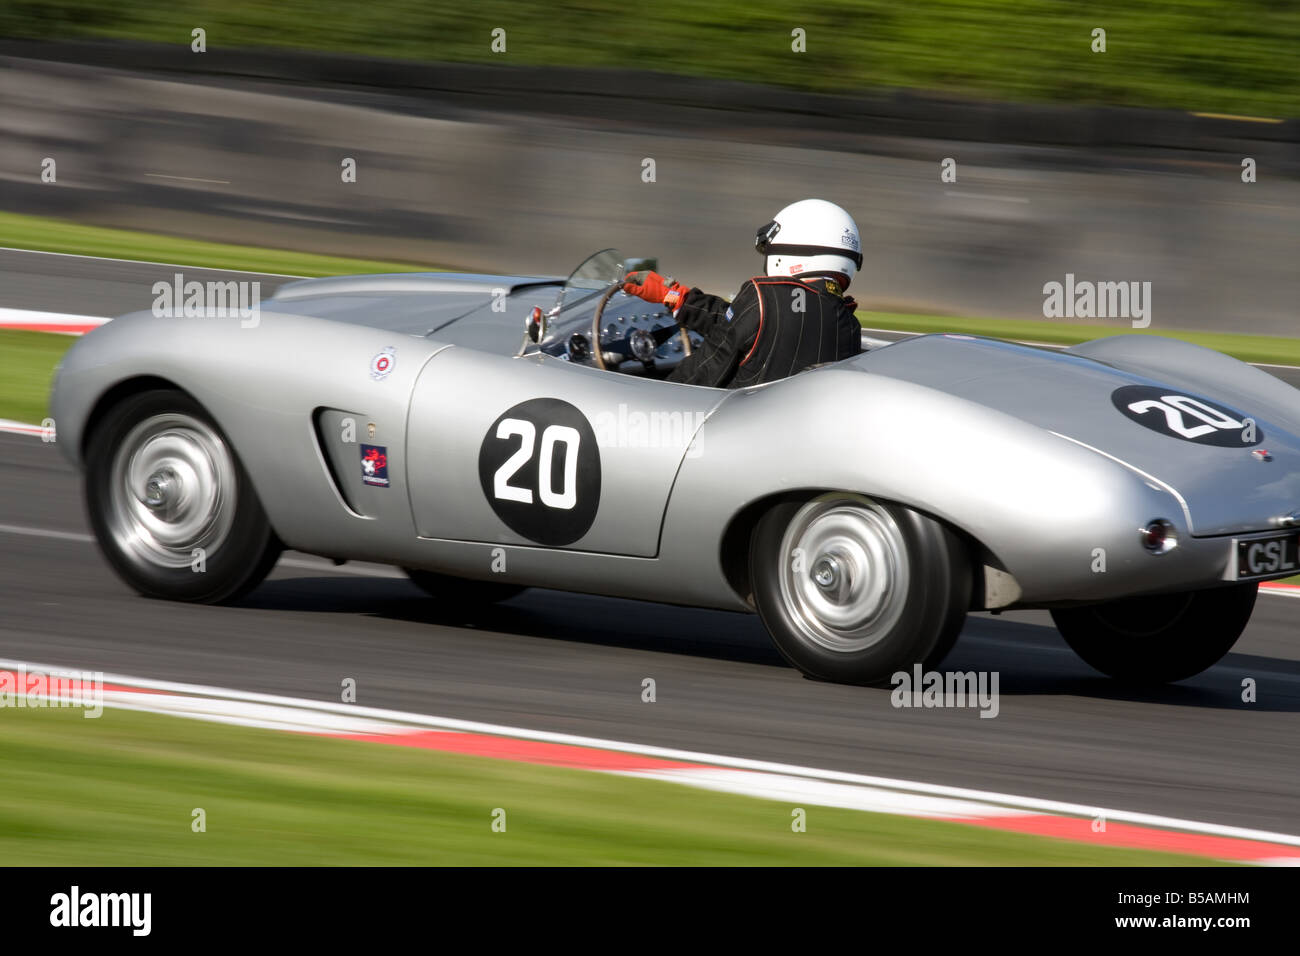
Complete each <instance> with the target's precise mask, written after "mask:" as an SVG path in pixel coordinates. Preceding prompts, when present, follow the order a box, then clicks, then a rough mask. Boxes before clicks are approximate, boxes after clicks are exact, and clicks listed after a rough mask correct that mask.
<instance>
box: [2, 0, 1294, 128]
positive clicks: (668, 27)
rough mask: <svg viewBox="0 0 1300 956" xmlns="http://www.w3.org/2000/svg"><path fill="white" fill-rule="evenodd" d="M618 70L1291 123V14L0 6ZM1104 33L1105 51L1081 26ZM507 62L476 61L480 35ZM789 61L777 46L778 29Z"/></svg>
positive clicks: (1276, 5)
mask: <svg viewBox="0 0 1300 956" xmlns="http://www.w3.org/2000/svg"><path fill="white" fill-rule="evenodd" d="M195 27H202V28H204V29H205V30H206V31H207V43H208V49H209V50H213V49H217V48H220V47H254V46H274V47H298V48H306V49H313V50H329V51H335V52H349V53H362V54H373V55H379V56H388V57H398V58H403V59H414V60H435V61H439V60H440V61H464V62H493V63H513V64H566V65H574V66H603V67H615V66H617V67H634V68H641V69H654V70H661V71H666V72H674V73H684V74H690V75H698V76H709V77H720V78H728V79H737V80H749V81H757V82H763V83H773V84H780V85H785V86H792V87H798V88H804V89H812V90H825V91H848V90H864V89H880V88H907V89H918V90H927V91H935V92H943V93H948V94H956V95H963V96H973V97H980V98H994V99H1006V100H1024V101H1044V102H1067V103H1106V104H1115V105H1127V106H1151V107H1165V108H1174V109H1186V110H1194V111H1211V112H1225V113H1238V114H1250V115H1258V116H1269V117H1283V116H1300V69H1298V68H1297V60H1296V54H1297V52H1298V51H1300V5H1297V4H1296V3H1292V2H1274V0H1230V2H1226V3H1225V2H1221V0H1176V2H1171V0H1166V2H1150V3H1141V4H1136V3H1131V2H1125V0H1096V2H1092V3H1089V4H1086V5H1085V4H1081V3H1075V2H1071V0H906V2H898V0H824V2H821V3H816V4H804V5H791V4H784V3H775V2H772V0H714V2H713V3H709V4H700V3H696V2H691V0H660V2H658V3H655V4H653V5H650V6H641V7H638V6H637V5H635V4H632V5H629V4H627V3H625V2H622V0H570V2H568V3H564V4H555V3H551V2H544V0H474V2H473V3H458V4H437V3H427V2H424V0H371V2H368V3H357V2H352V0H279V2H275V3H269V2H266V0H222V2H220V3H216V2H202V0H119V2H117V3H112V4H105V3H103V2H102V0H10V2H8V3H5V4H0V35H7V36H21V37H37V38H44V39H72V38H86V37H100V38H122V37H129V38H135V39H142V40H151V41H158V42H164V43H177V44H183V45H187V46H188V44H189V43H190V31H191V30H192V29H193V28H195ZM1098 27H1100V28H1102V29H1104V30H1105V31H1106V45H1107V46H1106V52H1105V53H1094V52H1093V51H1092V43H1093V40H1092V31H1093V30H1094V29H1095V28H1098ZM496 28H501V29H504V30H505V31H506V43H507V51H506V52H505V53H504V54H501V53H493V52H492V51H491V48H490V46H491V39H492V31H493V30H494V29H496ZM795 29H802V30H804V31H805V34H806V43H807V52H806V53H805V54H796V53H793V52H792V50H791V44H792V38H791V37H792V31H793V30H795Z"/></svg>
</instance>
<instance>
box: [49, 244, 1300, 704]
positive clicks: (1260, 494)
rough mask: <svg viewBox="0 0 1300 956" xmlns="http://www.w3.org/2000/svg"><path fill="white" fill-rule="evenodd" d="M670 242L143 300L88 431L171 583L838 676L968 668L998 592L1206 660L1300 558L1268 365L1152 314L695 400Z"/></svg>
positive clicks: (902, 351)
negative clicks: (389, 608)
mask: <svg viewBox="0 0 1300 956" xmlns="http://www.w3.org/2000/svg"><path fill="white" fill-rule="evenodd" d="M649 262H650V260H644V261H639V262H635V263H633V262H625V261H624V260H623V259H622V258H621V257H620V256H619V254H618V253H616V252H614V251H613V250H606V251H605V252H602V253H597V254H596V255H595V256H593V257H591V258H590V259H589V260H588V261H587V262H585V263H584V264H583V265H582V266H580V267H579V268H578V269H577V270H576V271H575V272H574V273H573V274H572V275H571V276H570V277H569V278H568V279H567V280H561V279H546V278H541V279H539V278H527V277H519V276H480V275H445V274H412V275H386V276H353V277H341V278H328V279H315V280H307V281H302V282H294V283H291V284H289V285H286V286H284V287H283V288H281V289H280V290H279V292H278V293H277V294H276V295H275V296H274V297H273V298H271V299H269V300H268V301H266V302H265V303H262V305H261V308H260V315H259V316H258V318H257V321H256V322H249V321H243V320H241V319H239V318H238V317H232V318H216V317H212V318H208V317H199V318H177V317H167V316H159V315H156V314H154V312H141V313H134V314H131V315H127V316H124V317H122V318H119V319H116V320H114V321H113V322H111V323H109V324H108V325H106V326H105V327H103V328H101V329H99V330H96V331H94V332H92V333H91V334H89V335H87V336H86V337H85V338H84V339H82V340H81V341H79V342H78V343H77V344H76V345H74V346H73V348H72V349H71V351H70V352H69V353H68V354H67V357H66V358H65V360H64V362H63V364H62V366H61V368H60V370H59V372H58V376H57V380H56V385H55V390H54V395H53V413H54V417H55V420H56V422H57V429H58V444H59V445H60V447H62V448H63V449H64V450H65V452H66V453H67V454H69V455H70V456H71V457H72V459H73V460H74V461H75V462H76V463H78V464H79V465H82V466H83V467H84V469H85V474H86V494H87V499H88V502H89V510H90V515H91V519H92V523H93V526H94V530H95V534H96V537H97V539H98V541H99V543H100V546H101V547H102V549H103V552H104V554H105V555H106V556H107V558H108V560H109V561H110V563H111V564H112V565H113V567H114V568H115V569H116V570H117V572H118V573H119V574H120V575H121V576H122V577H123V578H124V579H125V580H126V581H127V582H128V583H129V584H131V585H132V586H133V587H135V588H136V589H138V590H139V591H140V592H142V593H143V594H146V595H150V596H154V597H165V598H173V599H178V600H187V601H205V602H219V601H229V600H232V599H234V598H236V597H237V596H238V595H240V594H242V593H244V592H246V591H247V590H248V589H250V588H252V587H254V586H255V585H256V584H257V583H258V582H259V581H261V580H262V578H263V577H264V576H265V575H266V573H267V572H268V571H269V570H270V568H271V567H272V565H273V564H274V563H275V560H276V557H277V555H278V554H279V552H280V550H281V549H282V548H284V547H289V548H294V549H297V550H299V551H305V552H312V553H315V554H319V555H325V556H328V557H331V558H335V559H356V560H369V561H380V562H387V563H391V564H396V565H400V566H402V567H404V568H406V569H408V573H409V574H410V576H411V578H412V579H413V580H414V581H415V582H416V583H417V584H419V585H420V586H422V587H424V588H425V589H426V590H428V591H430V592H431V593H433V594H434V595H436V596H437V597H438V598H439V599H441V600H444V601H449V602H450V601H455V602H461V603H464V602H487V601H494V600H500V599H505V598H508V597H510V596H512V595H514V594H516V593H518V592H519V591H520V590H521V589H523V588H525V587H528V586H538V587H547V588H559V589H564V590H569V591H580V592H589V593H595V594H607V595H616V596H621V597H627V598H639V599H645V600H652V601H662V602H669V603H673V604H681V605H691V606H699V607H710V608H726V609H732V610H736V611H750V612H753V611H756V612H757V613H758V614H759V615H760V616H761V618H762V621H763V624H764V625H765V626H766V628H767V630H768V632H769V633H770V634H771V636H772V639H773V640H774V641H775V643H776V645H777V647H778V648H779V649H780V650H781V652H782V653H783V654H784V655H785V656H786V657H787V658H788V659H789V660H790V662H791V663H793V664H794V665H795V666H796V667H797V668H799V669H800V670H801V671H803V672H804V673H805V674H808V675H811V676H813V677H817V678H821V679H826V680H833V681H845V682H854V683H876V682H882V681H886V680H888V679H889V677H890V676H891V674H893V673H894V672H896V671H898V670H902V669H907V668H910V667H911V666H912V665H913V664H915V663H918V662H919V663H922V664H924V665H926V666H927V667H928V666H932V665H934V664H936V663H937V662H938V661H940V660H941V659H942V658H943V657H944V655H945V654H947V653H948V651H949V650H950V648H951V647H952V645H953V642H954V641H955V640H956V639H957V637H958V634H959V633H960V631H961V628H962V623H963V620H964V618H965V615H966V613H967V611H968V610H972V609H995V610H996V609H1005V608H1050V609H1051V612H1052V615H1053V617H1054V619H1055V621H1056V624H1057V626H1058V627H1059V629H1060V630H1061V632H1062V634H1063V635H1064V636H1065V639H1066V640H1067V641H1068V642H1069V644H1070V646H1071V647H1073V648H1074V649H1075V650H1076V651H1077V652H1078V653H1079V654H1080V655H1081V656H1082V657H1083V658H1084V659H1085V660H1086V661H1088V662H1089V663H1090V664H1092V665H1093V666H1095V667H1096V668H1098V669H1100V670H1101V671H1103V672H1105V673H1107V674H1110V675H1113V676H1115V677H1117V678H1121V679H1129V680H1141V681H1168V680H1177V679H1180V678H1184V677H1188V676H1190V675H1192V674H1195V673H1198V672H1199V671H1201V670H1203V669H1205V668H1207V667H1209V666H1210V665H1212V664H1213V663H1215V662H1216V661H1217V660H1219V658H1220V657H1222V656H1223V655H1224V654H1225V653H1226V652H1227V651H1228V649H1229V648H1230V647H1231V646H1232V644H1233V642H1234V641H1236V639H1237V637H1238V636H1239V635H1240V633H1241V631H1242V629H1243V628H1244V627H1245V625H1246V622H1247V621H1248V619H1249V617H1250V614H1251V611H1252V608H1253V606H1254V602H1255V596H1256V590H1257V587H1258V582H1260V581H1263V580H1268V579H1270V578H1279V577H1284V576H1287V575H1289V574H1292V573H1295V572H1296V571H1297V570H1300V559H1298V557H1297V530H1296V528H1297V526H1298V525H1300V510H1297V509H1298V508H1300V437H1297V436H1300V392H1297V391H1296V390H1295V389H1293V388H1291V387H1290V386H1288V385H1286V384H1284V383H1283V382H1281V381H1280V380H1278V379H1276V378H1274V377H1272V376H1270V375H1268V374H1266V373H1265V372H1262V371H1259V370H1257V369H1254V368H1252V367H1250V366H1249V365H1245V364H1242V363H1241V362H1238V361H1236V360H1234V359H1230V358H1228V357H1226V356H1224V355H1221V354H1219V353H1217V352H1213V351H1210V350H1207V349H1203V348H1199V347H1196V346H1193V345H1189V344H1184V343H1181V342H1178V341H1174V340H1170V339H1166V338H1159V337H1154V336H1148V335H1134V334H1129V335H1117V336H1113V337H1109V338H1103V339H1099V340H1097V341H1093V342H1089V343H1087V344H1084V345H1078V346H1074V347H1072V348H1068V349H1064V350H1050V349H1045V348H1032V347H1028V346H1024V345H1016V344H1011V343H1008V342H1003V341H997V340H993V339H987V338H977V337H972V336H968V335H927V336H920V337H915V338H911V339H908V340H906V341H902V342H897V343H894V344H883V343H877V345H876V347H872V348H870V349H869V350H867V351H866V352H864V353H863V354H861V355H859V356H856V357H854V358H850V359H846V360H844V361H841V362H836V363H831V364H827V365H824V366H820V367H815V368H812V369H809V370H807V371H804V372H802V373H800V374H798V375H795V376H793V377H791V378H788V379H785V380H782V381H777V382H773V383H769V384H766V385H761V386H758V387H753V388H747V389H739V390H723V389H712V388H701V387H694V386H687V385H679V384H675V383H672V382H668V381H665V380H664V376H665V375H666V374H667V371H668V370H669V369H671V368H672V367H673V366H674V365H675V364H676V362H678V361H680V359H681V357H682V356H683V355H685V354H687V353H688V352H689V351H690V349H691V348H692V347H693V346H697V345H698V344H699V343H698V342H697V341H695V340H693V339H692V338H691V337H690V336H689V335H688V334H687V333H686V332H685V331H683V330H681V329H680V328H678V327H677V326H676V325H675V324H674V322H673V320H672V317H671V316H670V315H668V314H665V313H663V312H662V311H657V310H653V309H650V308H648V307H647V306H646V304H645V303H644V302H642V301H641V300H639V299H633V298H630V297H627V296H625V295H624V294H623V293H622V292H621V291H620V279H621V277H622V275H623V274H624V272H625V270H628V269H630V268H631V267H633V266H636V267H638V268H641V267H645V266H646V265H647V264H648V263H649ZM521 319H522V320H523V327H522V328H521Z"/></svg>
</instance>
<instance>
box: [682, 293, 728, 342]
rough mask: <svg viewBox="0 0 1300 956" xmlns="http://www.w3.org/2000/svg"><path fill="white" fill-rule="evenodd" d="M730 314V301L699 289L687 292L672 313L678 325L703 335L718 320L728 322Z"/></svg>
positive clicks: (706, 334) (705, 334)
mask: <svg viewBox="0 0 1300 956" xmlns="http://www.w3.org/2000/svg"><path fill="white" fill-rule="evenodd" d="M732 315H733V313H732V309H731V303H730V302H728V301H727V300H726V299H724V298H722V296H720V295H709V294H708V293H707V292H701V291H700V290H699V289H692V290H691V291H690V292H687V293H686V297H685V298H683V299H682V304H681V306H680V307H679V308H678V309H677V311H676V312H675V313H673V317H674V318H675V319H677V324H678V325H683V326H685V327H686V328H688V329H690V330H691V331H692V332H698V333H700V335H703V336H708V334H709V331H710V330H711V329H712V328H713V327H714V326H715V325H717V324H718V323H719V322H730V321H731V318H732Z"/></svg>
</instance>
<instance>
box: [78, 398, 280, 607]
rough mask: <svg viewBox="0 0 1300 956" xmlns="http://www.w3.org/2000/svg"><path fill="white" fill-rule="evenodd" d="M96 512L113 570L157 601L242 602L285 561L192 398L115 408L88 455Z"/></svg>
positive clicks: (236, 465)
mask: <svg viewBox="0 0 1300 956" xmlns="http://www.w3.org/2000/svg"><path fill="white" fill-rule="evenodd" d="M86 503H87V507H88V509H89V512H90V523H91V526H92V527H93V528H94V531H95V537H96V539H97V540H98V542H99V546H100V549H101V550H102V551H103V553H104V555H105V557H107V558H108V562H109V564H111V565H112V567H113V570H115V571H116V572H117V573H118V575H120V576H121V577H122V579H123V580H125V581H126V582H127V583H128V584H130V585H131V586H132V587H133V588H135V589H136V590H137V591H139V592H140V593H141V594H144V595H147V596H149V597H158V598H169V599H171V600H177V601H198V602H203V603H217V602H220V601H229V600H233V599H235V598H237V597H238V596H240V595H241V594H244V593H245V592H247V591H249V590H250V589H252V588H254V587H256V586H257V585H258V584H259V583H260V582H261V581H262V579H263V578H264V577H266V575H267V573H268V572H269V571H270V570H271V568H272V567H273V566H274V565H275V561H276V558H277V557H279V554H280V550H281V546H280V543H279V541H278V539H277V538H276V536H275V533H274V532H273V531H272V530H271V525H270V522H269V521H268V520H267V517H266V512H265V511H263V510H262V506H261V503H260V502H259V501H258V500H257V495H256V494H255V493H254V491H253V486H252V483H251V482H250V481H249V478H248V474H247V472H245V471H244V468H243V466H242V465H241V464H240V462H239V459H238V457H237V456H236V455H235V452H234V450H233V449H232V448H231V447H230V444H229V442H227V441H226V439H225V437H224V436H223V435H222V434H221V430H220V429H219V428H218V427H217V426H216V423H215V422H213V421H212V419H211V417H210V416H209V415H208V414H207V413H206V412H205V411H204V410H203V408H202V407H201V406H200V405H199V404H198V402H196V401H194V399H192V398H190V397H189V396H188V395H186V394H185V393H183V392H179V391H173V390H170V389H155V390H151V391H147V392H141V393H139V394H136V395H132V396H130V397H128V398H126V399H124V400H122V401H121V402H119V403H118V404H117V405H115V406H113V408H111V409H109V411H108V412H107V413H106V414H105V415H104V417H103V419H102V420H101V421H100V422H99V423H98V425H96V426H95V428H94V431H93V432H92V433H91V434H90V436H89V441H88V443H87V446H86Z"/></svg>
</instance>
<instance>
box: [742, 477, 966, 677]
mask: <svg viewBox="0 0 1300 956" xmlns="http://www.w3.org/2000/svg"><path fill="white" fill-rule="evenodd" d="M750 576H751V580H752V582H753V588H754V601H755V604H756V605H757V606H758V612H759V615H760V617H761V618H762V620H763V624H764V626H766V628H767V630H768V633H770V634H771V635H772V640H773V641H774V642H775V643H776V646H777V649H778V650H780V652H781V653H782V654H783V655H784V656H785V658H786V659H787V660H789V661H790V663H792V664H793V665H794V666H795V667H797V668H798V669H799V670H800V671H802V672H803V673H804V674H806V675H808V676H809V677H815V678H818V679H821V680H828V681H836V682H839V683H846V684H878V683H883V682H886V681H888V680H889V679H890V677H891V675H893V674H894V673H895V672H897V671H900V670H904V671H906V670H910V669H911V667H912V666H913V665H914V664H917V663H920V664H923V665H925V666H926V667H930V666H932V665H933V664H936V663H938V661H939V659H940V658H941V657H942V656H943V655H944V654H946V653H947V651H948V650H949V649H950V648H951V646H952V642H953V640H954V639H955V635H956V634H957V633H958V632H959V631H960V629H961V626H962V622H963V621H964V620H965V616H966V610H967V608H968V607H969V602H970V588H971V581H972V577H971V568H970V562H969V558H968V556H967V551H966V548H965V547H964V545H963V543H962V541H961V539H959V538H958V537H957V535H956V534H955V533H954V532H953V531H952V530H951V529H949V528H948V527H946V526H945V525H943V524H940V523H939V522H938V521H935V520H934V519H933V518H929V517H927V516H925V515H922V514H920V513H918V512H916V511H913V510H912V509H910V508H905V507H902V506H899V505H893V504H885V503H883V502H878V501H874V500H872V499H870V498H866V497H863V496H862V495H856V494H848V493H842V492H833V493H830V494H825V495H821V496H820V497H818V498H815V499H813V500H812V501H804V502H799V501H793V502H785V503H782V504H779V505H777V506H776V507H774V508H772V509H771V510H770V511H769V512H768V513H767V514H766V515H764V516H763V518H762V520H761V521H760V522H759V524H758V527H757V528H756V529H755V531H754V537H753V541H752V548H751V551H750Z"/></svg>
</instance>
